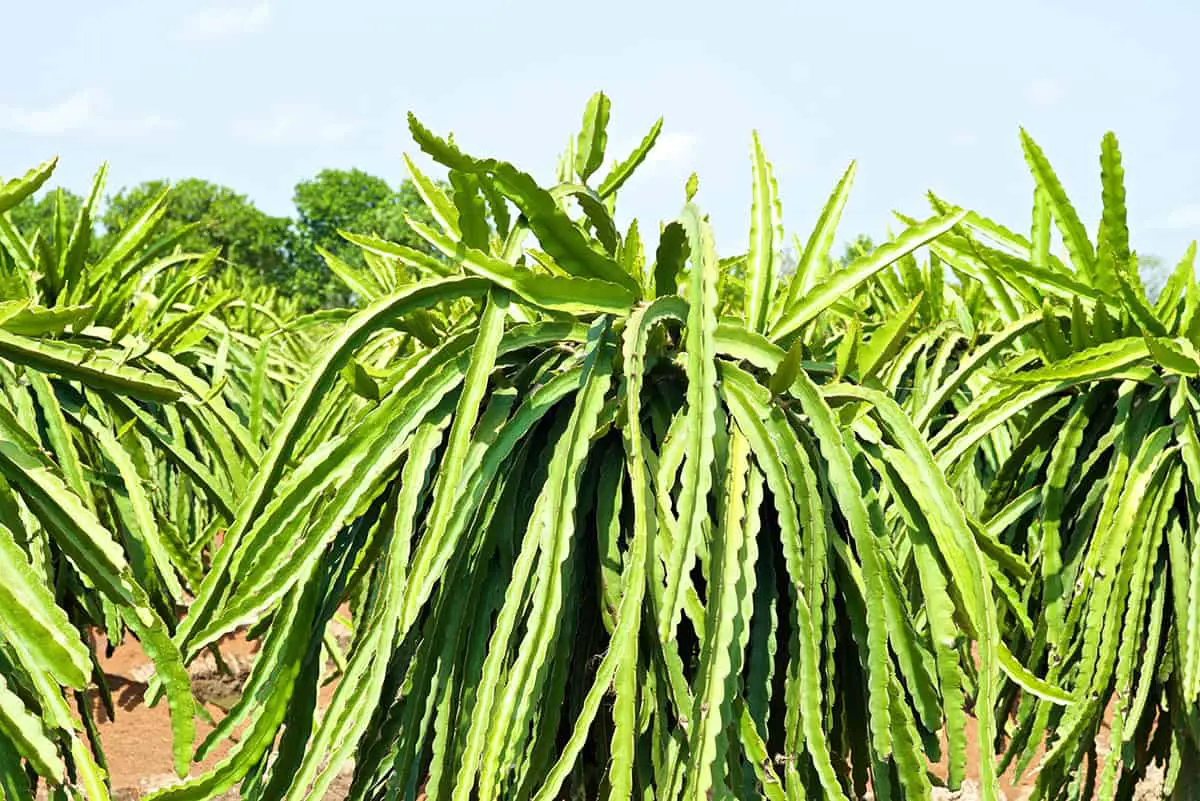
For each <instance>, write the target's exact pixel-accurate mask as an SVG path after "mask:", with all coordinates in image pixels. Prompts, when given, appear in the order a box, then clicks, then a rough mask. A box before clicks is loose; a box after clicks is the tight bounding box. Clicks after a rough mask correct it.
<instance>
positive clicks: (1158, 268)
mask: <svg viewBox="0 0 1200 801" xmlns="http://www.w3.org/2000/svg"><path fill="white" fill-rule="evenodd" d="M1137 266H1138V274H1139V276H1140V277H1141V279H1142V286H1144V287H1145V289H1146V297H1148V298H1149V299H1150V300H1152V301H1155V300H1158V296H1159V293H1161V292H1162V291H1163V287H1165V286H1166V285H1167V279H1168V278H1170V277H1171V267H1170V266H1169V265H1168V264H1167V263H1166V262H1165V261H1164V260H1163V259H1162V257H1160V256H1155V255H1146V256H1142V255H1140V254H1139V255H1138V257H1137Z"/></svg>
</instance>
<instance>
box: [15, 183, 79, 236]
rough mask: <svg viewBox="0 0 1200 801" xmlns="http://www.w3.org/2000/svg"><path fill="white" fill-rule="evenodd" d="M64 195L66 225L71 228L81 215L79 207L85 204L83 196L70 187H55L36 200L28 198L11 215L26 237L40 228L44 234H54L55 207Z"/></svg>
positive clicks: (18, 228)
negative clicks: (59, 198)
mask: <svg viewBox="0 0 1200 801" xmlns="http://www.w3.org/2000/svg"><path fill="white" fill-rule="evenodd" d="M60 194H61V196H62V204H63V215H64V219H65V220H66V225H67V227H68V228H69V227H70V226H71V225H72V224H74V222H75V218H76V217H77V216H78V215H79V209H80V207H81V206H83V198H82V197H80V196H79V195H77V194H75V193H74V192H72V191H71V190H69V189H62V188H59V189H53V190H51V191H49V192H46V193H44V194H43V195H41V197H38V198H37V199H36V200H35V199H34V198H28V199H27V200H25V201H24V202H23V203H18V204H17V205H16V206H15V207H14V208H13V209H12V210H11V211H9V215H10V216H11V218H12V222H13V224H14V225H16V226H17V230H18V231H20V232H21V233H22V234H23V235H25V236H26V237H30V236H32V235H33V232H34V231H38V230H40V231H41V232H42V236H49V237H53V236H54V209H55V206H56V204H57V203H58V202H59V201H58V196H59V195H60Z"/></svg>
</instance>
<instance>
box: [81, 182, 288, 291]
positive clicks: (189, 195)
mask: <svg viewBox="0 0 1200 801" xmlns="http://www.w3.org/2000/svg"><path fill="white" fill-rule="evenodd" d="M168 186H170V188H171V194H170V197H169V201H168V204H167V212H166V216H165V217H164V218H163V222H162V223H161V227H160V229H159V232H160V233H161V234H163V235H169V234H173V233H176V232H178V230H179V229H180V228H182V227H184V226H192V230H191V231H189V232H188V233H187V234H186V235H184V237H183V238H182V239H181V240H180V243H179V244H180V246H181V247H182V248H183V249H184V250H188V251H196V252H203V251H207V250H212V249H214V248H216V249H219V250H220V251H221V258H222V259H223V260H224V262H225V263H226V264H234V265H237V266H239V267H242V268H244V269H246V270H247V271H249V272H250V273H252V274H254V275H257V276H260V277H262V278H264V279H265V280H267V281H270V282H271V283H275V284H279V285H281V286H283V287H285V288H286V287H287V286H288V284H289V283H290V280H291V268H290V266H289V259H288V251H289V249H290V241H289V240H290V231H289V220H288V219H287V218H286V217H273V216H271V215H269V214H267V213H265V212H263V211H262V210H260V209H259V208H258V207H257V206H255V205H254V204H253V203H252V202H250V200H249V199H248V198H247V197H246V196H245V195H241V194H238V193H237V192H235V191H234V190H232V189H230V188H228V187H225V186H220V185H218V184H214V183H210V182H209V181H204V180H201V179H199V178H188V179H185V180H182V181H177V182H175V183H174V184H171V183H169V182H167V181H146V182H144V183H141V184H138V185H137V186H134V187H128V188H125V189H122V190H121V191H120V192H118V193H117V194H115V195H113V196H111V197H109V198H108V205H107V207H106V208H105V210H104V214H103V215H102V216H101V218H100V219H101V222H102V223H103V224H104V227H105V229H106V234H105V237H112V236H115V235H116V234H117V233H118V232H119V231H121V230H122V229H123V228H124V227H125V226H126V225H128V224H129V222H130V221H132V220H133V219H135V218H136V217H137V215H138V214H139V213H140V212H141V211H142V210H143V209H144V208H145V207H146V206H147V205H148V204H149V203H151V202H152V201H153V200H154V198H156V197H157V196H158V195H159V194H160V193H161V192H162V191H163V190H164V189H165V188H167V187H168Z"/></svg>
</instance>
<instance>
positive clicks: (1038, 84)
mask: <svg viewBox="0 0 1200 801" xmlns="http://www.w3.org/2000/svg"><path fill="white" fill-rule="evenodd" d="M1026 95H1027V96H1028V97H1029V100H1030V102H1032V103H1033V104H1034V105H1036V106H1043V107H1045V108H1050V107H1052V106H1057V105H1058V104H1059V102H1060V101H1061V100H1062V99H1063V98H1064V97H1066V96H1067V87H1065V86H1063V84H1062V83H1060V82H1058V81H1056V80H1053V79H1052V78H1034V79H1033V80H1032V81H1031V82H1030V84H1029V88H1028V89H1027V90H1026Z"/></svg>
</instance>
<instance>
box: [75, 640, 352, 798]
mask: <svg viewBox="0 0 1200 801" xmlns="http://www.w3.org/2000/svg"><path fill="white" fill-rule="evenodd" d="M96 639H97V642H96V653H97V657H98V659H99V661H100V666H101V669H102V670H103V671H104V675H105V679H106V680H107V683H108V687H109V690H110V692H111V693H112V697H113V706H114V710H113V711H114V715H113V717H112V718H109V716H108V714H107V712H106V710H105V709H104V706H103V704H102V703H101V700H100V694H99V691H98V690H95V689H93V690H91V691H90V692H89V697H90V699H91V702H92V712H93V714H94V715H95V717H96V722H97V724H98V726H99V729H100V739H101V741H102V742H103V744H104V754H105V757H106V758H107V760H108V770H109V776H110V778H111V780H112V788H113V798H114V801H132V800H133V799H137V798H140V797H141V796H142V795H144V794H145V793H147V792H150V791H152V790H156V789H159V788H161V787H165V786H167V785H170V784H174V783H176V782H178V781H179V779H178V778H177V777H176V775H175V768H174V761H173V757H172V751H171V721H170V713H169V712H168V710H167V705H166V702H165V701H162V702H160V703H158V704H156V705H155V706H153V707H150V706H147V705H146V699H145V695H146V689H147V680H148V679H149V678H150V676H151V674H152V673H153V665H152V664H151V663H150V661H149V659H147V657H146V655H145V653H144V652H143V651H142V648H141V646H140V644H139V643H138V642H137V641H136V640H134V639H133V638H127V639H126V640H125V641H124V642H122V643H121V644H120V645H119V646H117V647H116V649H114V651H113V654H112V656H106V651H107V647H108V643H107V640H106V639H105V638H104V636H103V635H100V636H98V637H97V638H96ZM257 650H258V644H257V643H253V642H249V641H247V640H246V638H245V637H244V636H242V635H241V634H237V635H232V636H229V637H226V638H225V639H223V640H222V641H221V643H220V652H221V659H222V661H223V662H224V663H225V667H226V668H227V671H228V672H226V671H224V670H221V669H219V668H218V666H217V663H216V660H215V659H214V658H213V656H212V655H211V654H208V653H205V654H203V655H201V656H200V657H198V658H197V659H196V660H195V661H194V662H193V663H192V664H191V665H190V666H189V667H188V673H189V675H190V676H191V679H192V691H193V693H194V694H195V696H196V700H197V701H198V702H200V703H202V704H203V705H204V708H205V710H206V711H207V712H208V713H209V714H210V715H211V716H212V718H213V720H215V721H219V720H220V719H221V718H222V717H224V715H225V713H226V711H227V710H228V709H229V708H230V707H231V706H232V705H233V703H234V702H235V701H236V700H237V699H238V697H239V695H240V692H241V688H242V684H243V683H244V682H245V679H246V676H247V675H248V674H249V672H250V667H251V665H252V664H253V661H254V657H255V654H256V653H257ZM334 686H335V684H334V683H330V684H328V685H326V686H324V687H322V688H321V692H320V695H319V702H318V703H319V706H320V707H322V708H323V707H325V706H326V705H328V703H329V700H330V698H332V696H333V690H334ZM210 731H212V726H210V725H208V724H207V723H205V722H204V721H203V720H202V719H197V722H196V736H197V742H200V741H202V740H203V739H204V737H206V736H207V735H208V733H209V732H210ZM228 750H229V744H228V742H226V743H223V744H221V745H220V746H218V747H217V748H215V749H213V752H212V753H211V754H209V755H208V756H207V757H206V758H205V759H204V760H203V761H202V762H198V763H194V764H193V765H192V770H191V774H190V775H191V776H197V775H200V774H202V773H203V772H204V771H205V770H207V769H209V768H211V767H212V766H214V765H216V764H217V763H218V762H220V760H221V758H222V757H224V756H225V754H226V752H227V751H228ZM348 789H349V788H348V786H346V782H344V781H340V780H339V781H335V782H334V785H333V786H332V787H331V789H330V792H329V793H328V794H327V798H330V799H333V798H340V797H343V796H344V795H345V792H346V790H348ZM229 797H230V798H231V799H234V798H236V797H237V794H236V791H233V792H231V793H230V795H229Z"/></svg>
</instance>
